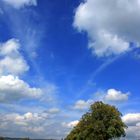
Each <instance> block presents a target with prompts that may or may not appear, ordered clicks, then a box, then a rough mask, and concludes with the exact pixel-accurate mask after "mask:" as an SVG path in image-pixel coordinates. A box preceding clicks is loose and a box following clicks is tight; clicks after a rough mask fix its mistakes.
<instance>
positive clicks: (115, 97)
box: [104, 89, 129, 102]
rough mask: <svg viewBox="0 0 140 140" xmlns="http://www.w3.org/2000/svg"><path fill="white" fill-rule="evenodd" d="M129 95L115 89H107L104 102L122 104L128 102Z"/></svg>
mask: <svg viewBox="0 0 140 140" xmlns="http://www.w3.org/2000/svg"><path fill="white" fill-rule="evenodd" d="M128 95H129V93H122V92H121V91H118V90H116V89H108V90H107V94H106V95H105V97H104V98H105V101H114V102H118V101H119V102H122V101H127V100H128Z"/></svg>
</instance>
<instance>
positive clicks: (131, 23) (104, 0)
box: [73, 0, 140, 57]
mask: <svg viewBox="0 0 140 140" xmlns="http://www.w3.org/2000/svg"><path fill="white" fill-rule="evenodd" d="M73 24H74V26H75V27H76V28H77V29H78V30H79V31H86V32H87V34H88V37H89V45H88V47H89V48H91V49H92V51H93V53H94V54H96V55H97V56H98V57H101V56H109V55H112V54H113V55H117V54H121V53H124V52H127V51H128V50H130V45H129V42H135V43H137V44H139V43H140V41H139V40H140V32H139V30H138V29H139V24H140V1H139V0H134V1H132V0H125V1H122V0H117V1H116V0H85V1H84V2H82V3H81V4H80V5H79V6H78V8H77V9H76V12H75V17H74V23H73Z"/></svg>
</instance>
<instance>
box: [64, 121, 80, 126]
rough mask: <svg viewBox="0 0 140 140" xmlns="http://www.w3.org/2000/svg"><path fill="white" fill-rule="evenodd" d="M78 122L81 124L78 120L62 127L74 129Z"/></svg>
mask: <svg viewBox="0 0 140 140" xmlns="http://www.w3.org/2000/svg"><path fill="white" fill-rule="evenodd" d="M78 122H79V121H78V120H75V121H71V122H68V123H66V122H63V123H62V125H63V126H64V127H67V128H73V127H75V126H76V125H77V124H78Z"/></svg>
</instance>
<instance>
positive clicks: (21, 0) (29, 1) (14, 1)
mask: <svg viewBox="0 0 140 140" xmlns="http://www.w3.org/2000/svg"><path fill="white" fill-rule="evenodd" d="M3 1H4V2H5V3H7V4H9V5H11V6H13V7H14V8H16V9H19V8H22V7H24V6H32V5H33V6H36V5H37V0H3Z"/></svg>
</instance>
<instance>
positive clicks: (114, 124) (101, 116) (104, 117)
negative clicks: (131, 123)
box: [66, 102, 127, 140]
mask: <svg viewBox="0 0 140 140" xmlns="http://www.w3.org/2000/svg"><path fill="white" fill-rule="evenodd" d="M121 116H122V114H121V113H120V112H119V111H118V109H117V108H115V107H114V106H111V105H108V104H104V103H103V102H95V103H94V104H92V105H91V106H90V110H89V111H88V112H87V113H86V114H84V115H83V116H82V118H81V120H80V121H79V123H78V124H77V126H76V127H74V128H73V130H72V131H71V132H70V134H69V135H68V136H67V137H66V140H109V139H114V138H120V137H124V136H125V130H124V129H125V128H127V126H126V125H125V124H124V123H123V122H122V120H121Z"/></svg>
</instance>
